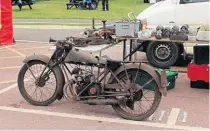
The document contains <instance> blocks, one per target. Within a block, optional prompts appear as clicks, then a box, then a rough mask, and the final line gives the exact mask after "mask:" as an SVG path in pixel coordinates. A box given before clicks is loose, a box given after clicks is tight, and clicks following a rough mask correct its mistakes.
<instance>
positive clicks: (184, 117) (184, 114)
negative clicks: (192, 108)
mask: <svg viewBox="0 0 210 131" xmlns="http://www.w3.org/2000/svg"><path fill="white" fill-rule="evenodd" d="M186 121H187V112H184V113H183V119H182V122H186Z"/></svg>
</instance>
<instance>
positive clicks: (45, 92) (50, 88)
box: [23, 64, 57, 103]
mask: <svg viewBox="0 0 210 131" xmlns="http://www.w3.org/2000/svg"><path fill="white" fill-rule="evenodd" d="M44 68H45V65H43V64H34V65H30V68H29V69H27V70H26V72H25V74H24V77H23V89H24V93H25V95H26V96H27V97H28V98H29V99H31V100H33V101H36V102H40V103H42V102H46V101H48V100H49V99H51V98H52V97H53V95H54V93H55V91H56V87H57V86H56V77H55V75H54V73H53V72H51V73H50V74H49V79H48V80H47V81H44V80H43V79H41V78H40V74H41V72H42V71H43V70H44ZM46 70H48V68H46ZM33 75H34V76H35V77H36V79H35V78H34V77H33Z"/></svg>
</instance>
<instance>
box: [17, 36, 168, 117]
mask: <svg viewBox="0 0 210 131" xmlns="http://www.w3.org/2000/svg"><path fill="white" fill-rule="evenodd" d="M49 42H50V43H51V42H53V43H54V44H55V47H56V48H55V51H54V53H53V54H52V56H51V57H48V56H45V55H37V54H34V55H31V56H30V57H27V58H25V59H24V60H23V62H24V65H23V67H22V68H21V70H20V72H19V75H18V88H19V91H20V93H21V95H22V96H23V98H24V99H25V100H26V101H27V102H29V103H30V104H32V105H37V106H47V105H49V104H51V103H53V102H54V101H55V100H61V99H62V98H70V99H72V100H74V101H78V102H83V103H86V104H89V105H111V106H112V107H113V109H114V110H115V111H116V113H117V114H118V115H120V116H121V117H122V118H125V119H130V120H144V119H146V118H148V117H149V116H150V115H152V114H153V113H154V112H155V111H156V109H157V108H158V106H159V104H160V101H161V97H162V95H163V96H166V93H167V89H166V88H167V86H168V82H167V78H166V74H165V71H161V73H158V72H156V71H155V70H154V69H153V68H152V67H151V66H149V65H147V64H144V63H140V62H128V61H118V60H113V59H111V58H109V57H108V56H101V57H99V56H94V55H93V54H91V53H90V52H86V51H83V50H80V49H78V48H76V47H75V46H74V43H73V40H72V39H71V38H70V37H67V38H65V39H64V40H53V39H51V38H50V40H49ZM71 65H74V66H75V67H68V66H71ZM40 66H42V67H40ZM94 68H96V69H94ZM27 74H28V75H29V76H28V77H27ZM53 78H54V79H53ZM29 81H31V82H32V83H30V84H27V82H29ZM32 87H35V88H34V89H32ZM27 90H28V91H27ZM29 90H31V95H30V91H29ZM44 91H46V92H48V93H50V94H51V95H49V97H47V95H46V92H45V93H44ZM146 95H149V97H146ZM41 97H45V99H44V98H41ZM143 104H149V106H144V105H143ZM146 108H147V109H146Z"/></svg>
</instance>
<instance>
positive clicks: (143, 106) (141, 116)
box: [112, 69, 162, 121]
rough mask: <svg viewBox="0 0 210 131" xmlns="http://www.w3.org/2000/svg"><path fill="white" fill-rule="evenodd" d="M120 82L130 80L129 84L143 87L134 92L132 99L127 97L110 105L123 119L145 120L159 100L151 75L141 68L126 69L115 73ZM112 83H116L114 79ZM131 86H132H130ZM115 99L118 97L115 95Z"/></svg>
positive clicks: (156, 87)
mask: <svg viewBox="0 0 210 131" xmlns="http://www.w3.org/2000/svg"><path fill="white" fill-rule="evenodd" d="M117 78H118V79H119V80H120V82H123V83H128V82H126V81H128V80H130V81H129V82H132V83H131V85H133V84H134V83H135V84H138V85H139V87H141V88H143V89H140V90H138V91H136V92H134V95H133V97H132V98H133V99H130V97H127V98H126V99H124V100H123V101H121V102H120V104H117V105H112V107H113V109H114V110H115V112H116V113H117V114H118V115H120V116H121V117H122V118H124V119H129V120H137V121H141V120H145V119H146V118H148V117H150V116H151V115H152V114H153V113H154V112H155V111H156V110H157V108H158V106H159V104H160V100H161V97H162V95H161V92H160V91H159V89H158V85H157V83H156V82H155V80H154V79H153V77H152V76H151V75H150V74H148V73H147V72H145V71H143V70H140V69H139V70H138V71H137V70H136V69H133V70H128V71H127V73H126V72H124V71H123V72H122V73H120V74H119V75H117ZM112 83H117V81H116V80H114V81H113V82H112ZM131 87H132V86H131ZM116 99H119V98H117V97H116Z"/></svg>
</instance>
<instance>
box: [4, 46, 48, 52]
mask: <svg viewBox="0 0 210 131" xmlns="http://www.w3.org/2000/svg"><path fill="white" fill-rule="evenodd" d="M50 47H51V46H49V47H47V46H45V47H29V48H18V49H15V50H33V49H48V48H50ZM10 49H12V48H10ZM6 51H8V50H0V52H6Z"/></svg>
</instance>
